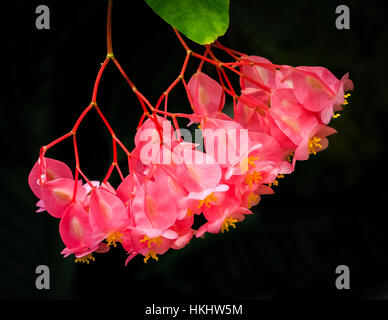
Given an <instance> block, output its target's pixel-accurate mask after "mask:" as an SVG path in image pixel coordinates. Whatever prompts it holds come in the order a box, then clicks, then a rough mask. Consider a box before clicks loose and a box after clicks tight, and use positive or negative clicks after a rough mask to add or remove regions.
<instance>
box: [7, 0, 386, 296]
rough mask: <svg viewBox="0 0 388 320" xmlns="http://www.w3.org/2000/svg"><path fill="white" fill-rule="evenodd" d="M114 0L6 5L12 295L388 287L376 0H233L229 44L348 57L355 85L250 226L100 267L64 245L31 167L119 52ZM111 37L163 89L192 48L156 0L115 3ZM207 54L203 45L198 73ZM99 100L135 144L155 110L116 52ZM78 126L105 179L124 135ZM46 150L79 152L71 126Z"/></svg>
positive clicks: (174, 104)
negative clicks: (342, 273)
mask: <svg viewBox="0 0 388 320" xmlns="http://www.w3.org/2000/svg"><path fill="white" fill-rule="evenodd" d="M106 3H107V1H73V0H68V1H59V0H57V1H47V0H45V1H12V2H7V3H6V4H2V28H1V34H2V36H1V42H0V43H1V49H2V50H1V51H2V53H1V64H0V66H1V67H0V70H1V76H0V77H1V79H2V84H1V96H0V128H1V129H0V130H1V150H2V152H1V172H0V173H1V175H0V177H1V186H0V194H1V202H0V268H1V269H0V298H5V299H10V298H11V299H14V298H23V299H73V298H118V297H119V298H129V299H149V298H164V299H198V298H218V299H223V298H226V299H274V298H286V299H287V298H333V299H347V298H372V299H374V298H376V299H380V298H381V299H385V298H388V254H387V249H388V232H387V229H388V218H387V212H386V211H387V210H386V198H387V187H386V184H385V175H386V173H385V171H386V170H385V166H386V165H385V162H384V161H385V159H386V158H385V147H386V140H385V136H386V134H385V133H386V128H387V125H386V120H387V107H386V106H387V101H388V99H387V80H386V75H387V74H388V73H387V62H386V55H387V54H386V52H387V51H386V50H387V48H386V39H387V38H388V28H387V24H386V21H385V11H384V10H382V8H381V7H379V6H378V5H377V4H374V3H373V2H371V1H363V2H361V1H360V2H358V3H356V2H346V3H344V2H338V1H314V2H312V1H307V0H306V1H297V2H295V1H276V2H273V1H237V0H231V7H230V27H229V30H228V31H227V33H226V35H225V36H224V37H222V38H221V39H220V40H221V42H222V43H224V44H225V45H227V46H229V47H231V48H234V49H236V50H239V51H243V52H246V53H248V54H254V55H260V56H264V57H266V58H268V59H270V60H271V61H272V62H274V63H278V64H289V65H320V66H325V67H327V68H329V70H331V71H332V72H333V73H334V74H335V75H336V76H337V77H341V76H342V75H343V74H344V73H346V72H348V71H349V72H350V77H351V78H352V79H353V81H354V84H355V90H354V92H353V93H352V96H351V97H350V99H349V105H348V106H347V107H346V108H345V110H344V112H343V113H342V115H341V117H340V118H338V119H334V120H333V122H332V123H331V125H333V126H334V127H335V128H336V129H337V130H338V134H336V135H334V136H332V137H330V146H329V148H328V149H327V150H326V151H324V152H322V153H320V154H318V155H317V156H315V157H312V158H310V160H309V161H306V162H300V163H298V164H297V168H296V171H295V172H294V174H292V175H291V176H289V177H286V179H284V180H282V181H280V186H279V187H278V188H276V193H275V195H272V196H266V197H264V198H263V200H262V202H261V203H260V204H259V205H258V206H257V207H256V208H255V209H254V211H255V214H254V215H253V216H250V217H248V218H247V219H246V221H245V222H243V223H240V224H238V226H237V229H236V230H232V231H231V232H229V233H227V234H221V235H209V236H207V237H206V238H205V239H193V241H192V242H191V243H190V245H189V246H187V247H186V248H184V249H182V250H179V251H172V250H170V251H169V252H168V253H166V254H165V255H163V256H161V257H160V261H159V262H154V261H152V262H150V263H148V264H146V265H145V264H144V263H143V261H142V259H141V258H140V257H138V258H136V259H134V260H133V261H132V262H131V263H130V264H129V265H128V266H127V267H125V266H124V261H125V258H126V255H125V252H124V251H123V250H121V249H119V248H116V249H114V250H112V251H111V252H109V253H108V254H106V255H96V261H95V262H94V263H92V264H90V265H79V264H75V263H74V261H73V258H71V257H69V258H67V259H63V258H62V257H61V255H60V251H61V250H62V249H63V244H62V242H61V240H60V237H59V233H58V220H57V219H55V218H52V217H50V216H49V215H47V214H36V213H35V212H34V211H35V202H36V201H37V200H36V199H35V197H34V196H33V194H32V192H31V191H30V190H29V187H28V184H27V177H28V173H29V171H30V169H31V168H32V166H33V164H34V162H35V161H36V159H37V157H38V152H39V147H40V146H41V145H44V144H47V143H49V142H50V141H52V140H54V139H55V138H57V137H59V136H61V135H62V134H64V133H66V132H68V131H69V130H70V129H71V127H72V126H73V124H74V122H75V120H76V118H77V117H78V116H79V115H80V114H81V112H82V110H83V109H84V108H85V107H86V106H87V105H88V103H89V102H90V99H91V94H92V89H93V83H94V79H95V77H96V74H97V71H98V69H99V65H100V63H101V62H102V61H103V60H104V58H105V55H106V42H105V27H106V25H105V24H106V22H105V18H106ZM39 4H45V5H48V6H49V8H50V13H51V29H50V30H37V29H36V28H35V19H36V17H37V15H36V14H35V8H36V6H37V5H39ZM340 4H347V5H348V6H349V7H350V13H351V22H350V23H351V29H350V30H337V29H336V28H335V19H336V14H335V8H336V7H337V6H338V5H340ZM188 43H189V44H190V46H191V47H192V48H193V49H194V50H196V51H198V52H202V49H201V48H200V47H199V46H197V45H194V44H192V43H190V42H188ZM113 46H114V53H115V55H116V57H117V58H118V60H119V61H120V63H121V64H122V66H123V67H124V69H125V70H126V72H127V73H128V75H129V76H130V77H131V79H132V80H133V81H134V82H135V84H136V86H137V87H138V88H139V89H140V90H141V91H142V92H143V93H144V95H145V96H146V97H148V98H149V99H150V101H151V102H153V103H155V102H156V100H157V99H158V97H159V95H160V94H161V93H162V92H163V91H164V90H165V89H166V88H167V87H168V85H169V84H170V83H171V82H172V81H173V80H174V79H175V78H176V77H177V75H178V74H179V71H180V67H181V64H182V63H183V60H184V57H185V51H184V50H183V48H182V47H181V46H180V44H179V42H178V40H177V39H176V37H175V35H174V33H173V32H172V30H171V28H170V27H169V26H168V25H167V24H166V23H165V22H164V21H163V20H162V19H160V18H159V17H158V16H157V15H156V14H154V13H153V11H152V10H151V9H150V8H149V7H148V6H147V5H146V4H145V3H144V2H143V1H142V0H133V1H124V0H116V1H115V4H114V9H113ZM197 64H198V61H195V59H193V60H192V62H191V64H190V66H189V71H192V70H194V69H195V68H196V66H197ZM205 70H207V71H208V72H209V73H210V74H212V72H214V70H213V69H211V68H208V69H205ZM188 76H189V75H188ZM188 76H186V80H188V79H189V78H188ZM98 102H99V105H100V106H101V109H102V111H103V112H104V114H105V115H106V117H107V118H108V120H109V122H110V123H111V125H112V126H113V128H114V129H115V131H116V132H117V135H118V136H119V137H120V138H121V140H122V141H123V142H124V143H125V144H126V145H127V146H128V147H129V148H132V147H133V136H134V133H135V128H136V126H137V123H138V121H139V118H140V116H141V113H142V111H141V108H140V105H139V104H138V102H137V100H136V98H135V97H134V95H133V93H132V91H131V90H130V88H129V87H128V86H127V84H126V83H125V81H124V80H123V78H122V77H121V75H120V74H119V73H118V71H117V70H115V68H113V66H112V65H110V66H108V68H107V70H106V72H105V73H104V75H103V78H102V82H101V86H100V90H99V95H98ZM169 102H170V104H169V108H170V109H171V111H178V110H179V111H182V112H189V108H188V103H187V101H186V100H185V98H184V92H183V90H182V88H181V87H179V89H178V90H177V91H176V93H174V94H172V95H171V97H170V99H169ZM181 124H182V125H184V124H185V122H181ZM77 137H78V139H79V149H80V157H81V167H82V168H83V170H84V171H85V173H86V174H87V175H88V176H89V177H90V178H91V179H96V180H98V179H101V178H103V172H105V171H106V170H107V169H108V166H109V163H110V161H111V160H110V159H111V146H110V142H111V141H110V136H109V134H108V132H107V130H105V129H104V127H103V124H102V122H101V121H100V119H99V118H98V117H97V116H96V114H95V112H91V113H90V114H89V115H88V116H87V118H86V120H85V122H83V123H82V125H81V127H80V131H79V134H78V135H77ZM47 156H49V157H53V158H57V159H60V160H62V161H65V162H66V163H68V164H69V165H71V166H73V165H74V156H73V151H72V145H71V141H70V140H69V141H67V142H63V143H62V144H60V145H58V146H57V147H55V148H54V149H52V150H50V151H49V152H48V154H47ZM122 156H123V155H120V157H122ZM122 159H123V158H122ZM115 181H116V182H117V177H113V183H114V182H115ZM161 192H163V190H161ZM41 264H44V265H47V266H49V267H50V270H51V289H50V290H37V289H36V288H35V278H36V276H37V275H36V274H35V268H36V266H38V265H41ZM342 264H345V265H347V266H349V268H350V275H351V289H350V290H342V291H340V290H337V289H336V287H335V279H336V277H337V275H336V274H335V269H336V267H337V266H338V265H342Z"/></svg>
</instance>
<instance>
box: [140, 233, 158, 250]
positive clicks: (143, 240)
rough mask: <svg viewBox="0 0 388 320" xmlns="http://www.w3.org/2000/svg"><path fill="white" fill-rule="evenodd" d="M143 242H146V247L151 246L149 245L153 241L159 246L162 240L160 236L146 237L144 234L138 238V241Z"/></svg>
mask: <svg viewBox="0 0 388 320" xmlns="http://www.w3.org/2000/svg"><path fill="white" fill-rule="evenodd" d="M143 242H147V247H148V248H151V245H152V244H153V243H155V244H157V245H158V247H160V245H161V244H162V242H163V239H162V236H159V237H156V238H148V237H147V236H146V235H144V238H143V239H141V240H140V243H143Z"/></svg>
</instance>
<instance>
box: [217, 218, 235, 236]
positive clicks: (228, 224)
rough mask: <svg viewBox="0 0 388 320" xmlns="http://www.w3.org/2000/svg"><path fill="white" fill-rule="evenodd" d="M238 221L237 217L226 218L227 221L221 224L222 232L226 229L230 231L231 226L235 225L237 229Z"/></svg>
mask: <svg viewBox="0 0 388 320" xmlns="http://www.w3.org/2000/svg"><path fill="white" fill-rule="evenodd" d="M236 222H237V220H236V219H233V218H232V217H229V218H226V219H225V221H224V222H223V223H222V226H221V233H224V232H225V231H229V227H233V228H234V229H236V225H235V223H236Z"/></svg>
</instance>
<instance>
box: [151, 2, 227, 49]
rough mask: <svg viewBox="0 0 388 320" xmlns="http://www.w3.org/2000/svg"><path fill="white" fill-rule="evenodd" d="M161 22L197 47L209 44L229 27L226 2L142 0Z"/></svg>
mask: <svg viewBox="0 0 388 320" xmlns="http://www.w3.org/2000/svg"><path fill="white" fill-rule="evenodd" d="M145 1H146V3H147V4H148V5H149V6H150V7H151V8H152V9H153V10H154V11H155V13H156V14H158V15H159V16H160V17H161V18H162V19H163V20H165V21H166V22H167V23H169V24H170V25H171V26H173V27H174V28H176V29H177V30H178V31H180V32H182V33H183V34H184V35H185V36H186V37H188V38H189V39H191V40H193V41H195V42H197V43H199V44H209V43H212V42H213V41H215V40H216V39H217V38H218V37H220V36H222V35H224V34H225V32H226V30H227V29H228V26H229V0H145Z"/></svg>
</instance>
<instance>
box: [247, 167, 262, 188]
mask: <svg viewBox="0 0 388 320" xmlns="http://www.w3.org/2000/svg"><path fill="white" fill-rule="evenodd" d="M260 180H263V178H262V176H261V173H260V172H258V171H253V172H252V173H250V174H248V175H247V176H246V178H245V182H246V183H247V184H248V185H249V187H250V188H252V186H253V183H259V181H260Z"/></svg>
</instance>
